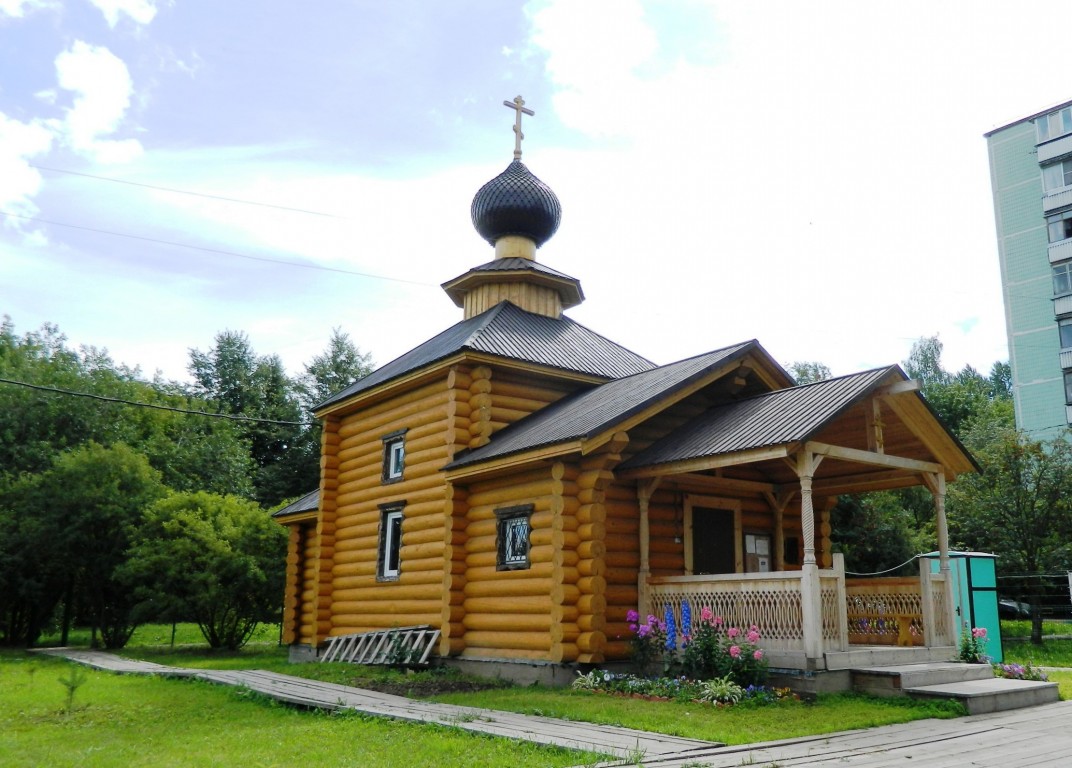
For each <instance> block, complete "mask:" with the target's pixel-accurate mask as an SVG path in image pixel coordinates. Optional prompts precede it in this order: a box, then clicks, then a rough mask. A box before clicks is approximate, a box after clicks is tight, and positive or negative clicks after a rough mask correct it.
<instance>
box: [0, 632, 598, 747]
mask: <svg viewBox="0 0 1072 768" xmlns="http://www.w3.org/2000/svg"><path fill="white" fill-rule="evenodd" d="M75 668H76V667H75V666H74V665H72V664H69V663H68V662H65V661H62V660H59V659H53V658H49V657H41V656H31V655H28V654H25V653H22V652H16V651H8V652H2V653H0V755H3V758H2V762H3V764H4V765H5V766H13V767H15V766H18V767H21V766H27V767H28V766H41V765H49V766H80V767H81V766H89V767H91V768H92V767H96V766H158V765H168V766H214V765H249V766H292V765H316V766H328V767H329V768H330V767H331V766H353V765H357V764H360V765H361V766H363V767H364V766H368V767H369V768H380V767H381V766H382V767H384V768H386V767H387V766H397V765H401V764H405V765H407V766H429V767H431V766H452V765H465V766H489V767H490V766H502V765H510V766H517V768H527V767H528V766H533V767H535V766H568V765H576V764H578V763H584V762H590V761H592V760H593V759H594V756H593V755H588V754H584V753H578V752H571V751H568V750H562V749H552V748H547V747H537V746H533V745H530V744H524V743H516V742H513V741H510V740H508V739H497V738H489V737H481V736H477V735H471V734H468V733H465V732H462V731H456V730H452V729H448V728H441V727H436V726H426V725H415V724H409V723H402V722H397V721H393V720H385V719H379V718H367V717H363V716H360V715H353V714H341V715H340V714H335V715H331V714H325V713H319V712H309V711H302V710H297V709H293V708H290V707H286V706H283V705H279V704H276V703H274V702H271V701H269V700H267V699H264V698H262V697H259V696H250V695H249V694H248V693H245V692H243V691H242V690H241V689H235V688H229V687H224V686H217V685H211V684H208V683H202V682H197V681H189V680H170V679H161V678H154V677H138V676H132V675H114V674H110V673H105V672H96V671H93V670H87V671H86V672H85V677H86V681H85V683H84V684H83V685H81V686H80V687H79V688H77V690H76V691H75V696H74V706H73V707H72V709H71V711H70V712H67V711H65V703H66V697H67V694H66V690H65V688H64V686H63V685H62V684H61V683H60V682H59V681H60V679H61V678H67V679H69V676H70V674H71V671H72V670H73V669H75ZM78 669H82V668H81V667H78Z"/></svg>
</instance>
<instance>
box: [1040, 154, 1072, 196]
mask: <svg viewBox="0 0 1072 768" xmlns="http://www.w3.org/2000/svg"><path fill="white" fill-rule="evenodd" d="M1042 185H1043V187H1045V188H1046V191H1047V192H1053V191H1054V190H1058V189H1063V188H1065V187H1072V160H1065V161H1063V162H1060V163H1054V164H1053V165H1047V166H1045V167H1044V168H1043V169H1042Z"/></svg>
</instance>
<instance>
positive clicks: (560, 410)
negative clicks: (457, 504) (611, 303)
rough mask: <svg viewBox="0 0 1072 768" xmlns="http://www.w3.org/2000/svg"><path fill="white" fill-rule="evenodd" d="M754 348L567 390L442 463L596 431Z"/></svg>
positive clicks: (471, 460)
mask: <svg viewBox="0 0 1072 768" xmlns="http://www.w3.org/2000/svg"><path fill="white" fill-rule="evenodd" d="M757 348H759V343H758V342H756V341H754V340H753V341H746V342H742V343H740V344H735V345H734V346H732V347H726V348H724V349H718V350H715V351H713V352H708V353H706V354H704V355H700V356H698V357H692V358H689V359H688V360H681V361H679V362H676V363H671V364H670V365H664V366H660V367H658V368H653V369H651V370H649V371H644V372H643V373H637V374H634V375H632V376H628V377H626V378H623V379H617V380H615V381H610V382H607V383H606V384H600V385H599V386H597V387H595V388H594V389H590V390H586V391H584V392H579V393H576V394H573V395H570V396H568V397H565V398H563V399H562V400H559V401H558V402H555V403H552V404H551V405H548V406H547V407H546V408H543V409H541V410H539V411H537V412H536V413H534V414H532V415H531V416H528V417H526V418H524V419H522V420H521V421H518V422H516V423H514V424H511V425H510V426H508V427H505V428H503V429H502V430H500V431H499V432H496V433H495V434H494V435H493V436H492V438H491V442H490V443H488V444H487V445H484V446H481V447H480V448H477V449H475V450H472V451H467V452H464V453H460V454H459V455H458V457H457V458H456V459H455V460H454V461H453V462H451V463H450V464H449V465H447V469H454V468H456V467H464V466H468V465H470V464H476V463H478V462H481V461H487V460H488V459H493V458H498V457H501V456H507V455H509V454H512V453H519V452H521V451H527V450H532V449H533V448H540V447H543V446H546V445H554V444H556V443H564V442H569V441H571V440H578V439H583V438H587V437H591V436H593V435H597V434H600V433H602V432H605V431H606V430H608V429H610V428H611V427H613V426H614V425H615V424H618V423H620V422H622V421H624V420H625V419H626V418H628V417H629V416H631V415H633V414H635V413H637V412H638V411H641V410H643V409H645V408H647V407H648V406H650V405H651V404H652V403H653V402H655V401H656V400H659V399H661V398H665V397H666V396H667V395H668V394H671V393H672V392H674V391H675V390H677V389H679V388H680V387H683V386H687V385H688V384H690V383H691V382H692V381H694V380H696V379H697V378H700V377H702V376H704V375H706V374H707V373H708V372H709V371H711V370H712V369H713V368H715V367H718V366H720V365H723V364H725V363H726V362H727V361H729V360H732V359H734V358H740V357H743V356H744V355H746V354H748V353H749V352H751V351H753V350H755V349H757Z"/></svg>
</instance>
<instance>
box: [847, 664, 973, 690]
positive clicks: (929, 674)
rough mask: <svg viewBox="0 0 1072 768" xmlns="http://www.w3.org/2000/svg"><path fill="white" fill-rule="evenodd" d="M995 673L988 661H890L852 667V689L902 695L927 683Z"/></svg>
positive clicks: (961, 679)
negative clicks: (979, 662) (985, 662)
mask: <svg viewBox="0 0 1072 768" xmlns="http://www.w3.org/2000/svg"><path fill="white" fill-rule="evenodd" d="M993 677H994V673H993V671H992V670H991V668H990V665H989V664H963V663H960V662H955V661H944V662H929V663H924V664H891V665H889V666H881V667H863V668H858V669H853V670H852V687H853V690H857V691H860V692H861V693H869V694H871V695H872V696H902V695H904V689H907V688H916V687H919V686H927V685H943V684H945V683H959V682H963V681H965V680H989V679H992V678H993Z"/></svg>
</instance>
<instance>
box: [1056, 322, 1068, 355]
mask: <svg viewBox="0 0 1072 768" xmlns="http://www.w3.org/2000/svg"><path fill="white" fill-rule="evenodd" d="M1065 342H1068V343H1067V344H1066V343H1065ZM1057 343H1058V345H1060V347H1061V351H1062V352H1064V351H1065V350H1066V349H1072V317H1062V318H1060V319H1059V320H1058V321H1057Z"/></svg>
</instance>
